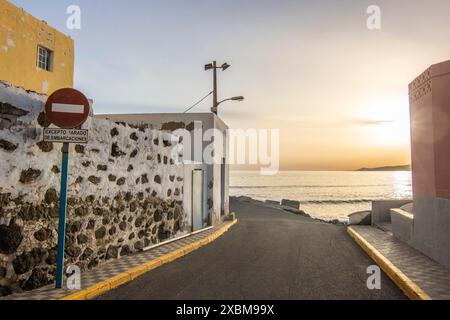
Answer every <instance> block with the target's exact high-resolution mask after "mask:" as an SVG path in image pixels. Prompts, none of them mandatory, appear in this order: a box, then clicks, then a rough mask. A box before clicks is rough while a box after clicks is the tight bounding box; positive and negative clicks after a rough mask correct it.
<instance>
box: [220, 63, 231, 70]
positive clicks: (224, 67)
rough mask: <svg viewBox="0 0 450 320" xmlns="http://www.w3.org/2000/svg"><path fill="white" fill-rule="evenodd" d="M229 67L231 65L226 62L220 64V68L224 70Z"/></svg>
mask: <svg viewBox="0 0 450 320" xmlns="http://www.w3.org/2000/svg"><path fill="white" fill-rule="evenodd" d="M229 67H231V66H230V65H229V64H228V63H226V62H225V63H224V64H223V65H222V70H223V71H225V70H227V69H228V68H229Z"/></svg>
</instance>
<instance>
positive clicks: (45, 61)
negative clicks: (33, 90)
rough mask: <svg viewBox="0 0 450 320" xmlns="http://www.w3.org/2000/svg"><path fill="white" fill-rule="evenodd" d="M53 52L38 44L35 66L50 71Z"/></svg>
mask: <svg viewBox="0 0 450 320" xmlns="http://www.w3.org/2000/svg"><path fill="white" fill-rule="evenodd" d="M52 56H53V52H52V51H51V50H48V49H46V48H44V47H41V46H38V54H37V66H38V67H39V68H41V69H44V70H47V71H52Z"/></svg>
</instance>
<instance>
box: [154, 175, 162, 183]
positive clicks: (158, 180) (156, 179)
mask: <svg viewBox="0 0 450 320" xmlns="http://www.w3.org/2000/svg"><path fill="white" fill-rule="evenodd" d="M154 181H155V182H156V183H157V184H161V177H160V176H158V175H156V176H155V179H154Z"/></svg>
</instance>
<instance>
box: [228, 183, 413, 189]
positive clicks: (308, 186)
mask: <svg viewBox="0 0 450 320" xmlns="http://www.w3.org/2000/svg"><path fill="white" fill-rule="evenodd" d="M397 186H404V187H410V186H411V184H403V185H397ZM350 187H353V188H365V187H392V184H361V185H358V184H349V185H342V184H341V185H286V186H230V189H274V188H276V189H280V188H288V189H292V188H297V189H302V188H350Z"/></svg>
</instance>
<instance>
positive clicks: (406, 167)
mask: <svg viewBox="0 0 450 320" xmlns="http://www.w3.org/2000/svg"><path fill="white" fill-rule="evenodd" d="M356 171H411V165H404V166H391V167H379V168H361V169H358V170H356Z"/></svg>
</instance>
